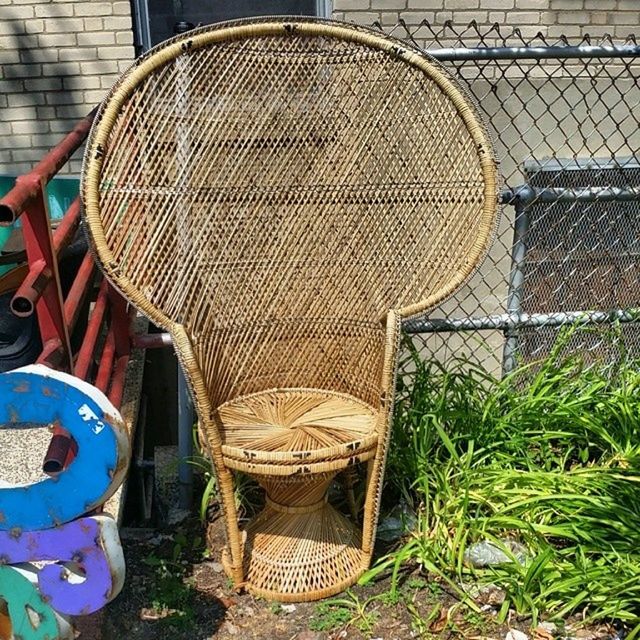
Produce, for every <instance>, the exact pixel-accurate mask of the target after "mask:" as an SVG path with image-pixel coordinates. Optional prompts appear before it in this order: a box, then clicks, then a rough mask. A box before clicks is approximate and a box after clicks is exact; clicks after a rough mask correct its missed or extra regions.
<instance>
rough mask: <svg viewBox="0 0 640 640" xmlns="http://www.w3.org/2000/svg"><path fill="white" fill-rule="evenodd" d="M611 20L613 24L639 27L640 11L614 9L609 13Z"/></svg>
mask: <svg viewBox="0 0 640 640" xmlns="http://www.w3.org/2000/svg"><path fill="white" fill-rule="evenodd" d="M639 6H640V5H639ZM609 21H610V22H611V24H628V25H633V26H635V27H637V26H638V24H640V12H638V11H614V12H612V13H610V14H609Z"/></svg>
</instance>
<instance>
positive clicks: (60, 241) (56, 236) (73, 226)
mask: <svg viewBox="0 0 640 640" xmlns="http://www.w3.org/2000/svg"><path fill="white" fill-rule="evenodd" d="M79 225H80V196H78V197H77V198H76V199H75V200H74V201H73V202H72V203H71V204H70V205H69V208H68V209H67V210H66V212H65V214H64V216H63V217H62V220H60V224H59V225H58V228H57V229H56V230H55V231H54V232H53V248H54V249H55V250H56V254H58V255H59V254H60V252H61V251H62V250H63V249H65V248H66V247H68V246H69V244H70V243H71V241H72V240H73V238H74V236H75V235H76V231H77V229H78V226H79Z"/></svg>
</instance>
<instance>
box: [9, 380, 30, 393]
mask: <svg viewBox="0 0 640 640" xmlns="http://www.w3.org/2000/svg"><path fill="white" fill-rule="evenodd" d="M30 388H31V385H30V384H29V383H28V382H26V381H25V382H21V383H20V384H18V385H16V386H15V387H13V390H14V392H15V393H29V389H30Z"/></svg>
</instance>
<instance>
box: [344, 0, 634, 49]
mask: <svg viewBox="0 0 640 640" xmlns="http://www.w3.org/2000/svg"><path fill="white" fill-rule="evenodd" d="M333 7H334V12H333V15H334V17H335V18H337V19H339V20H346V21H348V22H356V23H359V24H364V25H368V24H372V23H373V22H374V21H380V22H381V23H382V24H383V25H393V24H395V23H396V22H397V20H398V18H402V19H403V20H405V22H406V23H407V24H409V25H419V24H420V22H421V21H422V20H428V21H429V22H430V23H432V24H443V23H444V22H445V21H446V20H452V21H453V23H454V24H457V25H467V24H468V23H469V22H471V20H475V21H476V22H477V23H478V24H480V25H486V26H487V27H489V26H491V25H492V24H494V23H496V22H497V23H499V24H500V25H510V26H514V27H518V28H519V29H520V30H521V32H522V34H523V36H524V37H533V36H535V35H536V34H537V33H538V32H539V31H541V32H542V33H543V34H544V35H545V36H548V37H549V38H557V37H558V36H560V35H562V34H564V35H566V36H568V37H570V38H579V37H582V36H583V35H585V34H587V33H588V34H590V35H591V36H592V37H599V36H602V35H604V34H605V33H609V34H611V35H612V36H614V37H616V38H625V37H626V36H627V35H628V34H629V33H633V32H639V31H640V0H334V3H333ZM418 36H419V34H418ZM418 41H419V37H418Z"/></svg>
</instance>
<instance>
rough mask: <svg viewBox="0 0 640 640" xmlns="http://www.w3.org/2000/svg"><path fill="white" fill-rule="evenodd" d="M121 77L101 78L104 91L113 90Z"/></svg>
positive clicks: (116, 75) (114, 75)
mask: <svg viewBox="0 0 640 640" xmlns="http://www.w3.org/2000/svg"><path fill="white" fill-rule="evenodd" d="M119 77H120V74H119V73H116V74H113V75H110V76H100V86H101V87H102V88H103V89H111V87H112V86H113V84H114V83H115V81H116V80H117V79H118V78H119Z"/></svg>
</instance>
